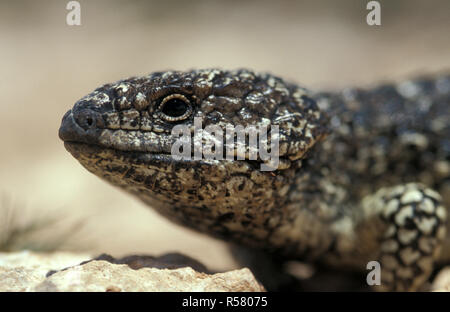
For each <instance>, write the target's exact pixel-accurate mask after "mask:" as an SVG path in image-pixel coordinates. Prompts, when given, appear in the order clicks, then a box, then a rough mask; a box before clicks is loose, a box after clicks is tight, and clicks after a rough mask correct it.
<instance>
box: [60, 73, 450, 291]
mask: <svg viewBox="0 0 450 312" xmlns="http://www.w3.org/2000/svg"><path fill="white" fill-rule="evenodd" d="M167 97H169V98H167ZM172 98H178V99H181V100H182V101H184V102H188V104H189V109H190V110H188V111H187V113H186V118H185V117H184V115H183V117H182V118H178V119H177V118H175V119H171V118H167V116H165V115H164V109H163V106H164V103H165V102H166V101H167V100H168V99H172ZM165 99H166V100H165ZM449 107H450V76H449V75H448V74H436V75H434V76H428V77H426V76H423V77H418V78H415V79H412V80H406V81H403V82H400V83H387V84H381V85H378V86H376V87H373V88H368V89H361V88H346V89H343V90H342V91H339V92H312V91H309V90H307V89H305V88H303V87H299V86H297V85H296V84H294V83H289V82H285V81H284V80H283V79H281V78H279V77H277V76H274V75H271V74H259V73H255V72H253V71H251V70H246V69H239V70H232V71H226V70H220V69H204V70H191V71H186V72H180V71H166V72H157V73H152V74H150V75H148V76H144V77H134V78H128V79H124V80H121V81H118V82H116V83H112V84H106V85H104V86H102V87H100V88H98V89H96V90H95V91H94V92H93V93H91V94H89V95H87V96H86V97H84V98H82V99H80V100H79V101H78V102H77V103H75V105H74V107H73V108H72V109H71V110H69V111H68V112H67V113H66V115H65V116H64V118H63V122H62V125H61V128H60V137H61V139H63V140H64V142H65V146H66V148H67V150H68V151H69V152H70V153H71V154H72V155H73V156H74V157H75V158H76V159H77V160H78V161H79V162H80V163H81V164H82V165H83V166H84V167H85V168H86V169H87V170H89V171H91V172H92V173H94V174H95V175H97V176H99V177H101V178H103V179H105V180H106V181H108V182H110V183H112V184H114V185H116V186H118V187H120V188H122V189H125V190H126V191H128V192H130V193H132V194H134V195H135V196H137V197H138V198H140V199H141V200H142V201H144V202H145V203H147V204H148V205H149V206H151V207H153V208H155V209H156V210H157V211H158V212H160V213H161V214H162V215H164V216H166V217H168V218H170V219H171V220H173V221H174V222H177V223H180V224H183V225H186V226H188V227H190V228H192V229H195V230H197V231H200V232H202V233H207V234H210V235H212V236H215V237H219V238H221V239H224V240H226V241H229V242H233V243H236V244H240V245H242V246H247V247H250V248H253V249H259V250H262V251H264V252H266V253H268V254H271V255H277V257H282V258H284V259H286V260H288V259H297V260H303V261H311V262H317V263H322V264H325V265H328V266H332V267H335V268H342V269H350V270H356V271H365V270H366V264H367V262H368V261H372V260H376V261H379V262H380V263H381V266H382V270H383V274H382V275H383V276H382V280H383V283H382V285H381V286H377V287H378V289H380V290H416V289H419V288H420V287H421V285H423V284H424V283H425V281H426V280H427V278H428V276H429V275H430V274H431V271H432V269H433V266H434V264H435V263H436V262H443V261H449V260H450V238H449V234H448V233H449V232H450V231H448V228H449V223H448V221H447V220H448V219H447V209H448V207H450V110H449ZM195 117H198V118H201V120H202V125H203V127H206V126H208V125H218V126H219V127H220V128H221V129H223V130H224V131H225V129H226V128H227V127H228V126H237V125H242V126H244V127H246V126H250V125H254V126H268V128H269V129H270V128H271V127H273V126H274V125H277V126H279V129H280V134H279V139H280V145H279V148H280V149H279V153H280V161H281V162H280V166H279V167H278V168H277V170H275V171H271V172H264V171H261V170H260V166H259V164H260V163H261V162H262V160H261V159H259V158H258V159H257V160H251V159H249V157H248V155H247V153H246V155H245V159H241V160H216V159H202V160H186V159H184V160H174V159H173V158H172V157H171V155H170V152H171V147H172V145H173V143H174V137H173V136H172V135H171V131H172V129H173V128H174V127H175V126H176V125H180V124H182V125H187V126H188V127H189V129H191V130H190V131H192V134H194V133H195V132H194V124H193V120H194V118H195ZM206 140H208V139H206ZM247 152H248V151H247ZM363 282H365V280H364V281H363ZM377 287H376V288H377Z"/></svg>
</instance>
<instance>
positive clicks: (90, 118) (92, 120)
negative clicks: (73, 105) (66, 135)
mask: <svg viewBox="0 0 450 312" xmlns="http://www.w3.org/2000/svg"><path fill="white" fill-rule="evenodd" d="M95 114H96V113H95V112H93V111H91V110H83V111H79V112H77V113H75V115H74V118H75V121H76V122H77V124H78V125H79V126H80V127H81V128H83V129H84V130H85V131H87V130H89V129H92V128H94V127H95V126H96V120H97V118H96V115H95Z"/></svg>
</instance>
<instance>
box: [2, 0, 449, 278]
mask: <svg viewBox="0 0 450 312" xmlns="http://www.w3.org/2000/svg"><path fill="white" fill-rule="evenodd" d="M67 2H68V1H62V0H59V1H2V2H0V71H1V74H0V79H1V81H0V97H1V101H0V142H1V144H0V148H1V149H0V194H4V195H5V194H6V195H5V196H9V197H10V198H12V200H13V201H14V202H16V203H17V202H18V203H20V204H21V205H22V204H23V205H25V206H26V207H27V208H28V209H27V214H26V215H25V216H23V217H24V218H31V219H33V216H37V215H41V214H43V213H45V212H46V211H49V212H47V213H50V214H52V213H61V212H64V214H65V216H66V217H67V218H73V219H74V220H77V219H84V220H86V225H85V228H84V229H83V233H84V236H83V237H81V238H80V237H79V236H74V237H73V238H72V242H71V244H69V245H71V246H75V247H73V248H81V247H84V248H87V249H88V250H91V251H93V252H95V253H97V252H108V253H112V254H113V255H117V256H118V255H123V254H129V253H148V254H155V255H156V254H160V253H163V252H167V251H175V250H176V251H181V252H184V253H186V254H188V255H191V256H194V257H195V258H197V259H200V260H201V261H203V262H204V263H206V264H207V265H209V266H210V267H211V268H213V269H219V270H220V269H226V268H229V267H231V266H233V262H232V260H231V258H230V257H229V256H228V254H227V252H226V248H225V245H224V244H223V243H221V242H218V241H216V240H212V239H209V238H206V237H204V236H202V235H200V234H197V233H193V232H191V231H187V230H185V229H182V228H180V227H178V226H175V225H173V224H171V223H169V222H167V221H166V220H164V219H162V218H161V217H159V216H158V215H156V214H155V213H154V212H153V211H152V210H150V209H147V208H146V207H145V206H144V205H143V204H141V203H140V202H138V201H137V200H135V199H134V198H131V197H130V196H128V195H127V194H125V193H123V192H121V191H119V190H118V189H115V188H113V187H111V186H109V185H107V184H106V183H104V182H103V181H100V180H99V179H98V178H97V177H95V176H93V175H91V174H90V173H88V172H87V171H86V170H85V169H83V168H82V167H81V166H80V165H79V164H78V163H77V162H76V160H75V159H73V158H72V157H71V156H70V155H69V153H67V152H66V151H65V149H64V147H63V144H62V143H61V142H60V141H59V139H58V137H57V130H58V127H59V124H60V120H61V117H62V116H63V114H64V113H65V112H66V111H67V110H68V109H69V108H70V107H71V106H72V104H73V103H74V102H75V101H76V100H78V99H79V98H81V97H82V96H84V95H85V94H87V93H89V92H91V91H92V90H93V89H95V88H96V87H98V86H100V85H101V84H103V83H106V82H111V81H115V80H118V79H121V78H125V77H127V76H131V75H144V74H146V73H149V72H152V71H155V70H165V69H180V70H183V69H189V68H194V67H222V68H236V67H248V68H251V69H255V70H258V71H270V72H273V73H275V74H277V75H280V76H282V77H285V78H288V79H290V80H294V81H297V82H299V83H300V84H303V85H305V86H307V87H310V88H341V87H345V86H347V85H355V84H356V85H361V86H366V85H371V84H373V83H377V82H380V81H385V80H398V79H402V78H405V77H407V76H410V75H413V74H420V73H433V72H436V71H443V70H446V69H447V70H448V69H449V68H450V39H449V33H450V27H449V26H450V2H449V1H448V0H442V1H438V0H436V1H410V0H408V1H406V0H404V1H400V0H396V1H380V3H381V12H382V13H381V14H382V15H381V22H382V25H381V26H372V27H371V26H368V25H367V24H366V14H367V13H368V11H367V10H366V3H367V2H368V1H362V0H349V1H332V0H330V1H314V0H309V1H275V0H272V1H265V0H258V1H256V0H255V1H242V0H241V1H238V0H227V1H212V0H209V1H207V0H204V1H187V0H185V1H174V0H170V1H87V0H85V1H83V0H81V1H79V2H80V3H81V23H82V26H68V25H66V14H67V13H68V11H67V10H66V4H67ZM53 235H58V233H57V232H55V234H53Z"/></svg>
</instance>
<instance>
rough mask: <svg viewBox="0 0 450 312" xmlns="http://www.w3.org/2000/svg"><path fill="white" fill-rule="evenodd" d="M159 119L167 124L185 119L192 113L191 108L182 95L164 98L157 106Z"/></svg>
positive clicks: (187, 100) (176, 94)
mask: <svg viewBox="0 0 450 312" xmlns="http://www.w3.org/2000/svg"><path fill="white" fill-rule="evenodd" d="M159 112H160V117H161V118H162V119H163V120H165V121H168V122H177V121H182V120H185V119H187V118H188V117H189V116H190V115H191V113H192V106H191V103H190V101H189V99H188V98H187V97H185V96H184V95H183V94H178V93H175V94H171V95H169V96H166V97H165V98H164V99H163V100H162V101H161V104H160V105H159Z"/></svg>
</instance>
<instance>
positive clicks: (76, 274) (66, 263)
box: [0, 252, 264, 292]
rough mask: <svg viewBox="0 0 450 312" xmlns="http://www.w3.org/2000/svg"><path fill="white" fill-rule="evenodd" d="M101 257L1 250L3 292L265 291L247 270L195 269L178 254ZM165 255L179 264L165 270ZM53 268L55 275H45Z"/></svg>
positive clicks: (0, 278)
mask: <svg viewBox="0 0 450 312" xmlns="http://www.w3.org/2000/svg"><path fill="white" fill-rule="evenodd" d="M102 257H103V258H105V259H107V260H108V261H105V260H91V261H87V262H84V263H81V264H79V263H80V262H82V261H83V260H89V259H91V257H90V256H89V255H84V254H70V253H52V254H37V253H31V252H20V253H10V254H7V253H0V291H101V292H104V291H237V292H239V291H264V288H263V287H262V286H261V285H260V284H259V283H258V281H257V280H256V279H255V277H254V276H253V274H252V273H251V272H250V270H248V269H247V268H243V269H240V270H234V271H230V272H225V273H216V274H208V273H204V272H198V271H195V270H194V269H192V268H191V267H181V268H180V267H177V266H176V265H175V264H174V263H173V259H177V257H182V256H180V255H177V256H176V257H175V258H174V256H173V255H170V256H169V257H168V256H167V255H164V256H161V257H150V256H131V257H126V258H123V259H122V260H120V259H119V260H115V259H114V258H112V257H110V256H102ZM140 257H142V259H143V260H140V259H139V258H140ZM185 258H187V257H185ZM124 259H131V260H132V261H131V262H132V263H134V264H136V263H144V262H147V263H148V261H149V259H150V260H151V261H150V262H151V263H152V265H153V264H155V263H156V264H157V267H143V268H140V269H137V270H136V269H133V268H131V267H130V264H117V263H121V262H124ZM164 259H169V260H170V259H172V260H170V261H168V264H167V267H174V266H175V267H176V268H174V269H168V268H161V267H162V266H163V264H162V261H163V260H164ZM110 260H111V261H110ZM155 261H156V262H155ZM192 261H195V260H193V259H192ZM192 263H193V264H196V263H198V262H197V261H195V262H192ZM49 271H51V272H54V273H52V274H47V273H48V272H49ZM55 271H56V272H55ZM47 275H48V276H47Z"/></svg>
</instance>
